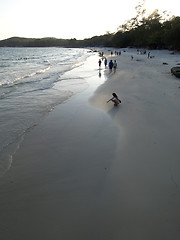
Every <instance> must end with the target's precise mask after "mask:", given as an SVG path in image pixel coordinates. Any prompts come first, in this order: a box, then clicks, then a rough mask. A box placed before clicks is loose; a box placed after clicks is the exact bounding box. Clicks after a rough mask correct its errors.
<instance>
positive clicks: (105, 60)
mask: <svg viewBox="0 0 180 240" xmlns="http://www.w3.org/2000/svg"><path fill="white" fill-rule="evenodd" d="M104 65H105V68H106V66H107V58H105V59H104Z"/></svg>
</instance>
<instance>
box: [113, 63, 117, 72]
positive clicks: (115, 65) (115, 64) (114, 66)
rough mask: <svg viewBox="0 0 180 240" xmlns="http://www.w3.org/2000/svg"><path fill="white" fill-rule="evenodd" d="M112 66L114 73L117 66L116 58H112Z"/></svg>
mask: <svg viewBox="0 0 180 240" xmlns="http://www.w3.org/2000/svg"><path fill="white" fill-rule="evenodd" d="M113 68H114V73H115V72H116V68H117V62H116V60H114V63H113Z"/></svg>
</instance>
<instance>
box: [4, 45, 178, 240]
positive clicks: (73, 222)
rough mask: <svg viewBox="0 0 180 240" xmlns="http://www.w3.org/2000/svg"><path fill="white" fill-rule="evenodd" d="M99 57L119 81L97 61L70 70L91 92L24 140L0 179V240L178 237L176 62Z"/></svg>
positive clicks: (159, 57)
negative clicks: (117, 101)
mask: <svg viewBox="0 0 180 240" xmlns="http://www.w3.org/2000/svg"><path fill="white" fill-rule="evenodd" d="M103 51H104V52H105V55H106V56H107V57H108V61H109V60H110V59H112V60H117V65H118V68H117V71H116V73H114V72H112V73H110V72H109V69H108V68H107V69H105V68H104V65H103V63H102V67H101V70H99V69H98V59H99V57H98V56H96V57H93V58H91V57H90V58H89V59H88V60H87V62H86V63H85V65H83V66H81V67H79V68H76V69H75V70H74V71H78V74H79V75H80V76H81V75H83V76H85V79H86V82H87V84H86V87H87V86H88V87H87V88H86V89H84V86H85V85H84V83H83V87H82V89H81V91H80V92H79V93H78V94H76V95H75V96H73V97H71V98H70V99H68V100H67V101H65V102H64V103H63V104H60V105H58V107H56V108H55V109H54V110H53V111H52V112H50V113H49V115H48V116H47V117H46V118H45V119H44V120H43V121H42V122H41V123H40V124H39V125H37V126H35V127H34V128H32V129H30V131H28V132H27V134H26V135H25V136H24V139H23V140H22V142H21V144H20V145H19V148H18V149H17V151H16V152H15V154H14V155H13V162H12V166H11V168H10V169H9V170H8V171H7V172H6V174H5V175H4V176H2V177H1V178H0V196H1V197H0V213H1V215H0V236H1V238H2V239H3V240H12V239H13V240H17V239H18V240H24V239H26V240H32V239H33V240H50V239H52V240H59V239H61V240H110V239H111V240H118V239H122V240H132V239H135V240H136V239H138V240H152V239H153V240H161V239H162V240H170V239H171V240H179V239H180V204H179V203H180V175H179V171H180V161H179V159H180V158H179V156H180V104H179V102H180V81H179V79H178V78H175V77H174V76H172V75H171V73H170V69H171V67H173V66H175V65H176V64H178V63H180V55H178V54H175V55H171V54H170V52H168V51H151V54H152V55H153V56H154V57H153V58H151V59H148V58H147V55H140V54H137V52H136V50H135V49H126V50H125V51H122V54H121V55H120V56H115V55H113V56H110V52H109V51H107V50H103ZM132 55H133V60H131V56H132ZM163 63H166V64H163ZM104 69H105V72H104ZM68 74H71V73H68ZM67 77H68V76H67ZM58 87H61V86H60V85H58V84H57V85H56V88H58ZM64 87H65V85H64ZM72 87H75V86H72ZM112 92H116V93H117V94H118V96H119V98H120V99H121V101H122V104H121V105H120V106H118V107H114V106H113V103H112V102H109V103H107V100H108V99H110V98H111V94H112Z"/></svg>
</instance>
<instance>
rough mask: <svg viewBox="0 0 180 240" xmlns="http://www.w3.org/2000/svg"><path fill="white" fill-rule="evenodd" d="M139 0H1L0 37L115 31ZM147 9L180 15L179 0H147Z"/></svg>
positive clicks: (131, 14)
mask: <svg viewBox="0 0 180 240" xmlns="http://www.w3.org/2000/svg"><path fill="white" fill-rule="evenodd" d="M139 2H142V1H141V0H112V1H111V0H89V1H86V0H46V1H45V0H31V1H27V0H26V1H25V0H0V40H2V39H6V38H9V37H14V36H18V37H33V38H41V37H56V38H77V39H84V38H89V37H93V36H95V35H102V34H105V33H106V31H110V32H115V31H116V30H117V28H118V26H119V25H121V24H123V23H124V22H125V20H128V19H131V18H132V17H134V16H135V15H136V10H135V7H136V6H137V4H138V3H139ZM145 7H147V10H149V11H150V12H152V11H153V10H154V9H156V8H158V9H160V11H161V12H162V11H163V10H167V11H168V12H169V11H171V12H172V14H174V15H175V16H179V15H180V10H179V9H180V6H179V0H168V1H165V0H146V5H145Z"/></svg>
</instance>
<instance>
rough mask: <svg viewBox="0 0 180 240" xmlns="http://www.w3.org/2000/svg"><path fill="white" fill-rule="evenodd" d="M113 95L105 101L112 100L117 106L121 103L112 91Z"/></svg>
mask: <svg viewBox="0 0 180 240" xmlns="http://www.w3.org/2000/svg"><path fill="white" fill-rule="evenodd" d="M112 95H113V97H112V98H111V99H109V100H108V101H107V103H108V102H110V101H112V102H113V103H114V106H118V105H119V104H120V103H121V100H120V99H119V98H118V96H117V94H116V93H112Z"/></svg>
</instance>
